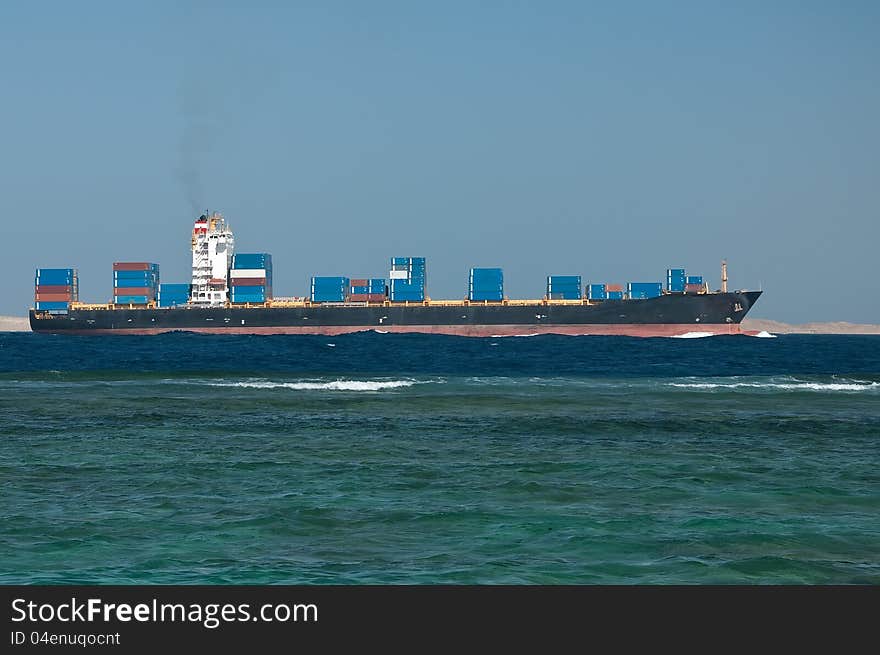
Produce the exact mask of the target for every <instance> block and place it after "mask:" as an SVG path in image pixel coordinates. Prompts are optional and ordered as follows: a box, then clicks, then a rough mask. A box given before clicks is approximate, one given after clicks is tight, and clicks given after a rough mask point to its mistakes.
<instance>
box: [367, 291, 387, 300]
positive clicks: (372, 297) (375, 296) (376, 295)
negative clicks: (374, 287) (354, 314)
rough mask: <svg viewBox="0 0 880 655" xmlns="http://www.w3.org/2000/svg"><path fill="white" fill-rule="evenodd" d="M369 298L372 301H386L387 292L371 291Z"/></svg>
mask: <svg viewBox="0 0 880 655" xmlns="http://www.w3.org/2000/svg"><path fill="white" fill-rule="evenodd" d="M367 300H368V301H370V302H385V294H384V293H369V294H367Z"/></svg>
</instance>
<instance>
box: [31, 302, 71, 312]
mask: <svg viewBox="0 0 880 655" xmlns="http://www.w3.org/2000/svg"><path fill="white" fill-rule="evenodd" d="M34 308H35V309H39V310H42V311H49V310H59V309H68V308H69V304H68V303H66V302H38V303H36V305H35V307H34Z"/></svg>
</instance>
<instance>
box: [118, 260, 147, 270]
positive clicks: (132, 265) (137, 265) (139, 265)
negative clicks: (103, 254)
mask: <svg viewBox="0 0 880 655" xmlns="http://www.w3.org/2000/svg"><path fill="white" fill-rule="evenodd" d="M150 266H151V264H150V263H149V262H113V270H114V271H149V270H150Z"/></svg>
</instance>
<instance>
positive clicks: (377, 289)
mask: <svg viewBox="0 0 880 655" xmlns="http://www.w3.org/2000/svg"><path fill="white" fill-rule="evenodd" d="M349 285H350V288H349V294H348V299H349V300H350V301H351V302H384V301H385V278H380V277H374V278H351V280H349Z"/></svg>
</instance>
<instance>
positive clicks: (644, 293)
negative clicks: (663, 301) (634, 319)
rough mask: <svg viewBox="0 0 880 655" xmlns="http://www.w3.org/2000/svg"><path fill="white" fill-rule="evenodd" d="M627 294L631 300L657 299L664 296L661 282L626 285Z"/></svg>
mask: <svg viewBox="0 0 880 655" xmlns="http://www.w3.org/2000/svg"><path fill="white" fill-rule="evenodd" d="M626 292H627V295H628V296H629V297H630V299H635V298H657V297H659V296H660V295H662V294H663V285H662V284H661V283H660V282H630V283H629V284H627V285H626Z"/></svg>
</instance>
